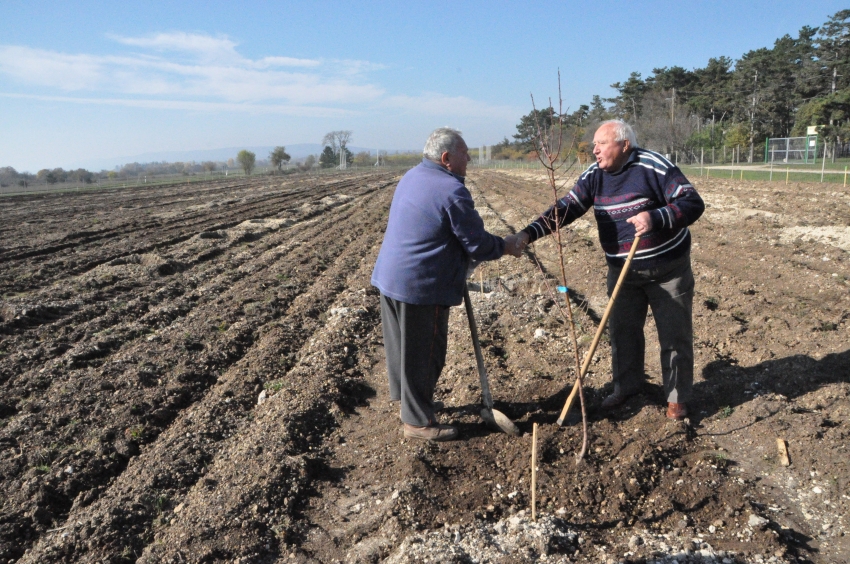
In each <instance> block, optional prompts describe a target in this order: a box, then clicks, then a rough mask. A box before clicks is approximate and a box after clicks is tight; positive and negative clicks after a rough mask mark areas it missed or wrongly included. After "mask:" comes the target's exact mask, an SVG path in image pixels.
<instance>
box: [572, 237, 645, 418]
mask: <svg viewBox="0 0 850 564" xmlns="http://www.w3.org/2000/svg"><path fill="white" fill-rule="evenodd" d="M639 242H640V235H635V240H634V241H632V248H631V249H629V256H627V257H626V262H624V263H623V268H622V269H621V270H620V277H619V278H618V279H617V285H616V286H614V291H613V292H611V298H610V299H609V300H608V306H607V307H606V308H605V313H603V314H602V320H601V321H600V322H599V327H598V328H597V329H596V336H595V337H593V342H592V343H591V344H590V349H589V350H588V351H587V356H586V357H585V358H584V363H583V364H582V366H581V372H579V374H578V378H576V383H575V384H574V385H573V390H572V392H570V395H569V397H568V398H567V401H566V403H564V409H562V410H561V416H560V417H559V418H558V425H559V426H560V425H563V424H564V419H566V418H567V413H569V411H570V407H572V404H573V401H574V400H575V397H576V394H578V390H579V387H580V386H581V383H582V379H583V378H584V375H585V374H587V369H588V368H589V367H590V361H591V360H593V354H594V353H595V352H596V346H597V345H598V344H599V340H600V339H601V338H602V333H603V332H604V331H605V325H606V324H607V323H608V317H609V316H610V315H611V310H612V309H613V307H614V300H616V299H617V294H619V293H620V286H621V285H622V284H623V280H625V279H626V274H628V272H629V266H631V264H632V259H633V258H634V256H635V252H637V248H638V243H639Z"/></svg>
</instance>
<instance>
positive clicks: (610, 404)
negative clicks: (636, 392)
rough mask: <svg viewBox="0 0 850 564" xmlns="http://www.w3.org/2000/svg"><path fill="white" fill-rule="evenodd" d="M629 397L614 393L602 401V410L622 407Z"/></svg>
mask: <svg viewBox="0 0 850 564" xmlns="http://www.w3.org/2000/svg"><path fill="white" fill-rule="evenodd" d="M628 397H629V396H627V395H626V394H623V393H621V392H614V393H613V394H611V395H610V396H608V397H607V398H605V399H604V400H602V409H613V408H615V407H618V406H621V405H623V404H624V403H625V402H626V399H628Z"/></svg>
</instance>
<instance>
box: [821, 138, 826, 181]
mask: <svg viewBox="0 0 850 564" xmlns="http://www.w3.org/2000/svg"><path fill="white" fill-rule="evenodd" d="M825 168H826V143H824V144H823V164H822V165H821V167H820V181H821V182H823V170H824V169H825Z"/></svg>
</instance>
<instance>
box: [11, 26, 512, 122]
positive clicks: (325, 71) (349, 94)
mask: <svg viewBox="0 0 850 564" xmlns="http://www.w3.org/2000/svg"><path fill="white" fill-rule="evenodd" d="M110 37H111V38H112V39H113V40H115V41H116V42H117V43H118V44H119V45H120V46H123V48H120V47H119V50H118V52H116V53H115V54H111V55H93V54H67V53H60V52H56V51H49V50H44V49H36V48H32V47H27V46H19V45H0V80H1V79H3V78H7V79H11V81H7V83H8V84H15V85H16V87H15V88H14V89H12V88H8V87H7V88H4V90H6V91H7V94H9V95H23V96H25V97H28V98H30V99H34V100H36V99H38V100H53V101H63V102H67V103H74V104H105V105H123V106H132V107H145V108H160V109H184V110H193V111H208V112H216V111H237V112H248V111H250V112H269V113H285V114H288V115H310V116H314V115H322V116H328V115H351V114H354V113H358V112H359V111H361V110H362V111H365V110H366V108H367V107H368V108H372V109H374V108H377V107H382V108H385V107H391V108H398V109H401V110H404V111H409V112H411V113H416V114H419V115H432V116H463V117H466V118H470V117H472V118H476V117H478V118H484V119H494V120H504V119H508V120H513V119H514V118H515V116H516V115H518V114H519V113H521V112H518V110H517V109H516V108H510V107H505V106H496V105H490V104H486V103H481V102H477V101H475V100H472V99H470V98H466V97H463V96H454V97H453V96H446V95H443V94H439V93H425V94H422V95H418V96H409V95H404V94H400V95H392V96H388V95H387V92H386V91H385V89H384V88H383V87H382V86H381V85H379V84H375V83H374V82H373V81H370V80H369V75H370V73H375V72H377V71H382V70H384V69H386V67H385V66H384V65H381V64H378V63H373V62H370V61H362V60H350V59H332V60H321V59H303V58H294V57H286V56H276V55H274V56H267V57H262V58H258V59H250V58H247V57H244V56H242V55H241V54H240V53H239V52H238V50H237V48H238V43H237V42H235V41H233V40H231V39H229V38H228V37H226V36H216V37H214V36H210V35H205V34H193V33H185V32H171V33H159V34H154V35H150V36H145V37H124V36H110ZM128 48H129V49H130V50H128ZM134 50H135V51H134ZM0 84H2V83H0ZM71 94H73V96H71ZM334 112H336V113H334Z"/></svg>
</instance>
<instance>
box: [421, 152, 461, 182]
mask: <svg viewBox="0 0 850 564" xmlns="http://www.w3.org/2000/svg"><path fill="white" fill-rule="evenodd" d="M422 166H424V167H425V168H431V169H435V170H441V171H443V172H445V173H446V174H450V175H452V176H454V177H455V178H457V179H458V180H460V182H461V184H463V185H464V186H466V183H465V181H466V177H465V176H460V175H458V174H455V173H453V172H452V171H450V170H449V169H447V168H446V167H444V166H442V165H439V164H437V163H435V162H434V161H432V160H431V159H429V158H425V157H423V158H422Z"/></svg>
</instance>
